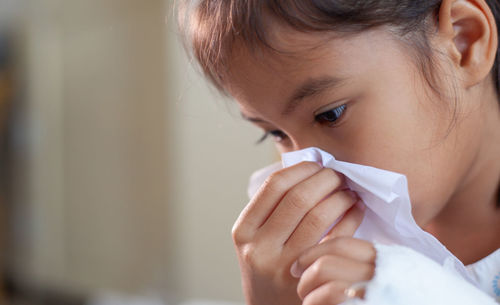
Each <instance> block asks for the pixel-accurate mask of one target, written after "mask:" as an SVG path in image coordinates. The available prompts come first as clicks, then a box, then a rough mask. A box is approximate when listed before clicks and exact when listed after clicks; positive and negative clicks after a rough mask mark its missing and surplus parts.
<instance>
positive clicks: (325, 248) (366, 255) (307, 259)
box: [290, 237, 377, 277]
mask: <svg viewBox="0 0 500 305" xmlns="http://www.w3.org/2000/svg"><path fill="white" fill-rule="evenodd" d="M324 255H336V256H340V257H344V258H347V259H351V260H356V261H359V262H364V263H371V264H374V263H375V258H376V255H377V252H376V251H375V248H374V247H373V245H372V244H371V243H370V242H367V241H364V240H361V239H356V238H351V237H339V238H335V239H332V240H328V241H326V242H324V243H321V244H318V245H316V246H313V247H311V248H309V249H308V250H307V251H305V252H304V253H303V254H302V255H301V256H300V257H299V258H298V259H297V261H296V262H295V263H294V264H293V265H292V268H291V270H290V272H291V273H292V275H293V276H295V277H300V276H301V275H302V273H303V272H304V270H306V269H307V268H309V266H310V265H311V264H312V263H314V262H315V261H316V260H317V259H318V258H320V257H322V256H324Z"/></svg>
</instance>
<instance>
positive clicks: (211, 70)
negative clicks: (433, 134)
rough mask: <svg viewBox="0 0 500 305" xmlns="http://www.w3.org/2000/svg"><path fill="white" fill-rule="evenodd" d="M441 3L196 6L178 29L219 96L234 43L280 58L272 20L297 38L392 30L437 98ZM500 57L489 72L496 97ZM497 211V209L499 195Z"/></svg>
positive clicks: (331, 0) (300, 1)
mask: <svg viewBox="0 0 500 305" xmlns="http://www.w3.org/2000/svg"><path fill="white" fill-rule="evenodd" d="M441 2H442V0H198V1H196V2H190V1H185V2H183V4H182V5H181V7H180V11H179V17H180V18H179V23H180V27H181V30H183V31H184V32H185V33H184V38H185V41H184V42H185V46H186V47H187V49H188V50H190V51H192V54H193V55H194V57H195V58H196V59H197V61H198V63H199V64H200V66H201V68H202V70H203V72H204V74H205V75H206V76H207V77H208V78H209V79H210V80H211V82H212V84H213V85H215V87H216V88H217V89H219V91H221V92H222V93H226V92H225V90H224V79H225V78H226V77H228V75H227V70H228V67H229V60H230V58H231V55H232V54H231V53H232V52H233V50H234V46H235V44H236V43H242V44H243V45H244V46H245V47H247V48H248V49H249V50H253V51H255V50H256V48H259V47H264V48H267V49H268V50H271V51H276V52H279V50H276V49H275V48H274V47H273V46H272V44H271V43H270V42H269V36H268V32H267V31H266V28H267V24H268V23H267V22H266V20H268V18H270V17H271V18H274V19H275V20H277V21H279V22H281V23H282V24H284V25H287V26H289V27H290V28H292V29H294V30H297V31H300V32H335V33H359V32H362V31H364V30H367V29H371V28H375V27H379V26H385V25H387V26H390V27H391V28H392V29H393V30H394V32H395V34H397V35H398V38H400V40H401V41H402V42H404V43H405V44H406V45H408V46H411V47H412V48H411V49H410V50H412V51H413V52H414V54H412V55H415V56H413V58H414V60H415V63H416V64H417V65H418V66H419V67H420V70H421V71H422V72H423V73H424V76H425V80H426V81H427V83H428V84H429V85H430V88H431V89H432V90H433V91H434V92H435V93H437V94H441V93H440V90H439V88H438V87H437V85H436V84H438V83H439V82H438V81H437V79H436V77H435V75H434V73H433V72H434V70H435V67H436V66H435V65H434V64H433V56H432V55H433V52H432V49H431V47H430V44H429V39H428V38H429V35H430V34H431V33H432V32H433V30H434V29H435V27H434V25H435V24H436V23H438V22H439V20H438V12H439V8H440V6H441ZM486 2H487V4H488V5H489V7H490V9H491V11H492V13H493V15H494V17H495V21H496V24H497V25H499V24H500V1H498V0H486ZM190 4H191V7H189V6H190ZM499 54H500V51H498V50H497V55H496V59H495V63H494V66H493V69H492V73H493V77H494V82H495V87H496V90H497V94H499V93H500V74H499V73H500V70H499V65H500V63H499V61H500V55H499ZM498 196H499V200H498V202H499V206H500V194H498Z"/></svg>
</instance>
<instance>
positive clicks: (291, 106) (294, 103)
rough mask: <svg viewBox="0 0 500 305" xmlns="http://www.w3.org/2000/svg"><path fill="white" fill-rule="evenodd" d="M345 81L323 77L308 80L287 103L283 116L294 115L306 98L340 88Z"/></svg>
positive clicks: (343, 79)
mask: <svg viewBox="0 0 500 305" xmlns="http://www.w3.org/2000/svg"><path fill="white" fill-rule="evenodd" d="M345 81H346V79H345V78H340V77H333V76H322V77H319V78H311V79H308V80H307V81H305V82H304V83H303V84H302V86H300V87H298V88H297V89H296V90H295V92H294V93H293V95H292V97H291V98H290V99H289V100H288V102H287V103H286V106H285V109H284V110H283V112H282V113H281V115H288V114H290V113H292V112H293V111H294V110H295V109H296V108H297V107H298V106H299V105H300V103H301V102H303V101H304V100H305V99H306V98H309V97H312V96H315V95H319V94H321V93H323V92H324V91H325V90H327V89H332V88H336V87H339V86H341V85H342V84H343V83H344V82H345Z"/></svg>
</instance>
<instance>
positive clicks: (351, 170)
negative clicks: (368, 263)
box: [248, 147, 477, 286]
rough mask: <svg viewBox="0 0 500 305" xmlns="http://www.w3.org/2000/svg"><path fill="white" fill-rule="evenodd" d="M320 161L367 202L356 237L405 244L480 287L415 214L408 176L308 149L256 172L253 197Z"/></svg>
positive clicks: (253, 178) (384, 243)
mask: <svg viewBox="0 0 500 305" xmlns="http://www.w3.org/2000/svg"><path fill="white" fill-rule="evenodd" d="M302 161H311V162H318V163H320V164H321V165H323V166H324V167H326V168H331V169H333V170H335V171H337V172H340V173H342V174H343V175H344V176H345V177H346V182H347V185H348V187H349V188H350V189H351V190H353V191H355V192H356V193H357V194H358V195H359V197H360V198H361V199H362V201H363V203H364V204H365V205H366V211H365V217H364V219H363V221H362V223H361V225H360V227H359V228H358V230H357V231H356V233H355V235H354V237H355V238H359V239H363V240H367V241H370V242H374V243H377V244H382V245H401V246H405V247H408V248H410V249H413V250H415V251H416V252H419V253H421V254H423V255H425V256H426V257H428V258H430V259H432V260H433V261H435V262H436V263H438V264H439V265H441V266H443V268H445V269H446V270H448V271H450V272H452V273H455V274H458V275H460V276H461V277H462V278H464V279H466V280H467V281H469V282H470V283H471V284H474V285H475V286H477V283H476V281H475V280H474V278H473V277H472V276H471V275H470V274H469V272H468V271H467V269H466V267H465V266H464V264H463V263H462V262H461V261H460V260H459V259H458V258H456V257H455V256H454V255H453V254H452V253H451V252H450V251H449V250H447V249H446V247H445V246H444V245H443V244H441V243H440V242H439V241H438V240H437V239H436V238H435V237H434V236H432V235H431V234H429V233H427V232H425V231H424V230H422V229H421V228H420V227H419V226H418V225H417V224H416V222H415V220H414V218H413V216H412V213H411V204H410V197H409V193H408V184H407V179H406V177H405V176H404V175H402V174H398V173H394V172H390V171H386V170H382V169H378V168H374V167H370V166H364V165H359V164H353V163H347V162H342V161H338V160H336V159H335V158H334V157H333V156H332V155H330V154H329V153H327V152H325V151H323V150H321V149H319V148H315V147H312V148H307V149H304V150H300V151H294V152H290V153H285V154H283V155H282V164H279V163H275V164H272V165H271V166H268V167H266V168H264V169H262V170H259V171H257V172H255V173H254V174H253V175H252V177H251V178H250V184H249V188H248V193H249V196H250V197H252V196H253V195H254V194H255V193H256V192H257V190H258V188H259V187H260V185H262V183H263V182H264V180H265V179H266V178H267V177H268V176H269V175H271V174H272V173H273V172H275V171H277V170H279V169H282V168H284V167H289V166H292V165H295V164H297V163H300V162H302Z"/></svg>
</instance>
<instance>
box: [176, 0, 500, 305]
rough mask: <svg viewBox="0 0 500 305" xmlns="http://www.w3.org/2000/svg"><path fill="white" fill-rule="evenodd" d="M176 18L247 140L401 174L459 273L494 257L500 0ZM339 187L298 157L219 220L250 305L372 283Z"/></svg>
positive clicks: (250, 6)
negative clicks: (246, 124) (252, 135)
mask: <svg viewBox="0 0 500 305" xmlns="http://www.w3.org/2000/svg"><path fill="white" fill-rule="evenodd" d="M179 16H181V20H180V21H181V25H182V26H184V27H185V30H186V36H185V37H186V38H187V39H186V41H187V43H188V45H189V48H190V49H191V50H192V52H193V54H194V56H195V57H196V59H197V60H198V62H199V63H200V65H201V67H202V68H203V71H204V73H205V74H206V76H207V77H208V78H209V79H210V80H211V82H212V83H213V84H214V85H215V86H216V87H217V88H218V89H219V90H220V91H221V92H223V93H225V94H227V95H229V96H231V97H233V98H234V99H235V100H236V101H237V103H238V105H239V107H240V109H241V113H242V116H243V117H244V118H245V119H246V120H248V121H250V122H252V123H254V124H255V125H256V126H258V127H259V128H261V129H262V130H263V131H264V136H263V138H262V139H261V141H263V140H264V139H266V138H272V139H273V140H274V141H275V143H276V147H277V149H278V150H279V151H280V152H290V151H295V150H299V149H302V148H306V147H311V146H315V147H319V148H321V149H323V150H324V151H327V152H329V153H330V154H332V155H334V156H335V157H336V158H337V159H338V160H342V161H346V162H351V163H358V164H363V165H369V166H373V167H377V168H381V169H386V170H389V171H394V172H398V173H402V174H404V175H406V177H407V179H408V186H409V192H410V197H411V201H412V214H413V217H414V218H415V220H416V222H417V223H418V225H419V226H420V227H422V228H423V229H425V230H426V231H427V232H429V233H431V234H433V235H434V236H435V237H436V238H438V239H439V241H441V242H442V243H443V244H444V245H445V246H446V247H447V248H448V249H449V250H450V251H451V252H452V253H453V254H455V255H456V256H457V257H458V258H459V259H460V260H461V261H462V262H463V263H465V264H471V263H473V262H476V261H478V260H480V259H482V258H484V257H486V256H488V254H490V253H492V252H494V251H495V250H496V249H498V248H500V234H499V233H500V208H499V199H498V186H499V180H500V159H499V156H500V108H499V96H498V94H499V89H500V75H499V58H498V56H497V53H498V28H497V23H498V22H500V2H499V1H498V0H423V1H415V0H370V1H368V0H365V1H355V0H199V1H197V2H196V3H185V5H184V6H183V9H182V10H181V11H180V15H179ZM342 184H343V177H342V176H341V175H340V174H338V173H336V172H334V171H332V170H330V169H324V168H321V166H319V165H317V164H315V163H311V162H304V163H300V164H298V165H296V166H292V167H289V168H286V169H283V170H280V171H278V172H277V173H275V174H273V175H271V177H270V178H269V179H267V180H266V182H265V183H264V185H263V186H262V187H261V188H260V189H259V191H258V193H257V194H256V196H254V197H253V199H252V200H251V201H250V203H249V204H248V205H247V207H246V208H245V209H244V210H243V212H242V213H241V215H240V217H239V218H238V220H237V221H236V223H235V225H234V227H233V239H234V242H235V245H236V249H237V254H238V257H239V262H240V267H241V273H242V281H243V287H244V292H245V296H246V299H247V302H248V304H287V305H291V304H307V305H309V304H339V303H341V302H343V301H344V300H345V299H346V298H347V295H346V294H345V293H344V292H345V291H346V289H347V288H349V287H351V286H352V285H353V284H356V283H359V282H364V281H369V280H371V279H372V277H373V276H374V274H375V270H376V268H377V266H376V259H377V251H376V250H375V248H374V246H373V245H372V244H371V243H369V242H367V241H363V240H358V239H354V238H352V235H353V234H354V232H355V231H356V229H357V227H358V226H359V224H360V223H361V221H362V219H363V210H362V208H359V205H355V203H356V201H357V198H356V194H354V193H352V192H350V191H346V190H344V188H343V187H342ZM341 215H344V216H343V218H342V220H341V221H340V222H339V223H338V224H337V225H336V226H334V227H333V228H332V229H331V230H330V231H329V233H328V235H327V236H326V237H325V238H323V239H322V240H321V242H320V243H319V244H318V243H317V241H318V240H319V238H321V236H322V234H323V233H324V232H325V230H327V229H328V228H329V227H330V225H331V224H332V223H333V222H334V221H335V220H336V219H337V218H338V217H340V216H341ZM497 253H498V251H497ZM497 268H498V266H497ZM498 272H500V270H498ZM348 291H352V289H351V290H348ZM422 293H425V291H423V292H422Z"/></svg>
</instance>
